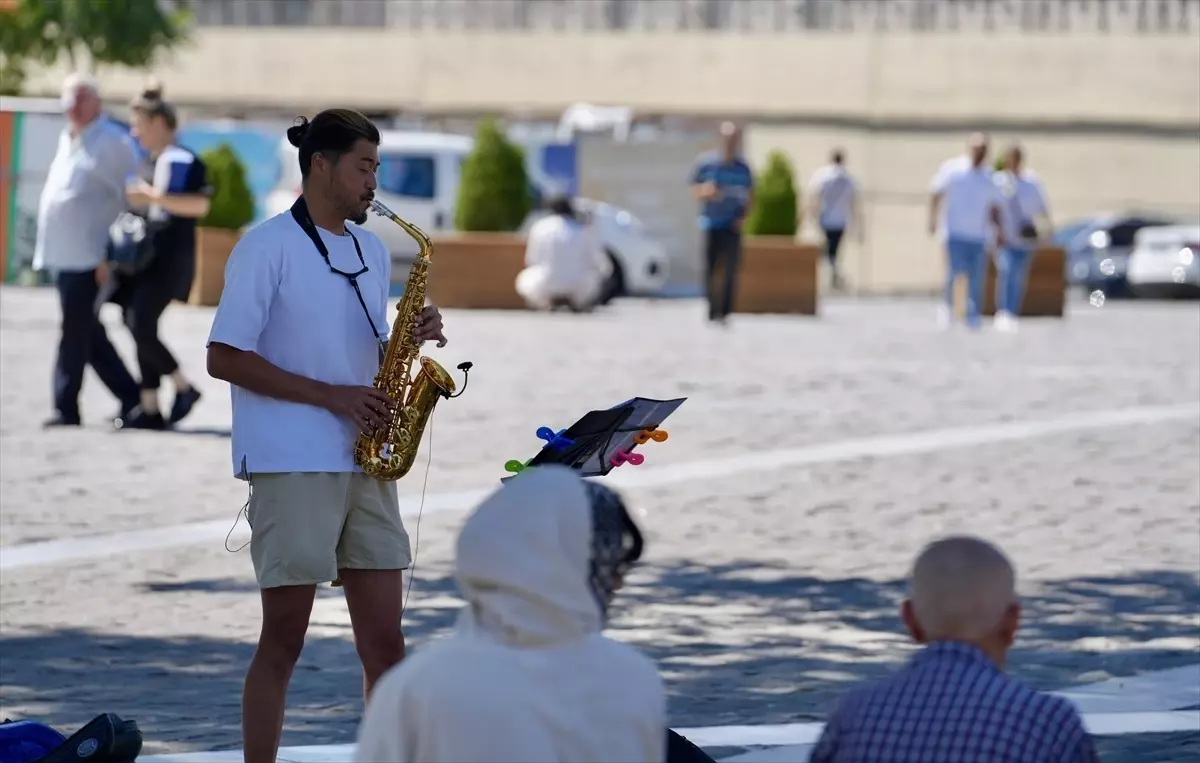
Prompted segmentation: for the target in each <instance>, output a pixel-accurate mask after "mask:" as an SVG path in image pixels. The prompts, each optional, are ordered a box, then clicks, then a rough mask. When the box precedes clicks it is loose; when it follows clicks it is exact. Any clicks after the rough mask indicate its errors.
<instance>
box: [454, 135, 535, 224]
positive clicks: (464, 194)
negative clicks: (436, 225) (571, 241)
mask: <svg viewBox="0 0 1200 763" xmlns="http://www.w3.org/2000/svg"><path fill="white" fill-rule="evenodd" d="M531 207H532V199H531V198H530V196H529V179H528V177H527V176H526V174H525V155H524V153H523V152H522V151H521V149H520V147H518V146H516V145H514V144H513V143H512V142H511V141H509V140H508V138H506V137H505V136H504V133H502V132H501V131H500V128H499V127H497V126H496V122H495V121H494V120H492V119H490V118H489V119H485V120H483V122H481V123H480V125H479V129H478V130H477V131H476V133H475V147H474V149H473V150H472V151H471V153H470V154H469V155H468V156H467V158H466V159H465V160H464V161H463V167H462V179H461V182H460V184H459V187H458V202H457V204H456V206H455V210H454V226H455V227H456V228H458V229H459V230H460V231H515V230H517V229H518V228H520V227H521V225H522V224H523V223H524V222H525V218H526V217H527V216H528V215H529V210H530V208H531Z"/></svg>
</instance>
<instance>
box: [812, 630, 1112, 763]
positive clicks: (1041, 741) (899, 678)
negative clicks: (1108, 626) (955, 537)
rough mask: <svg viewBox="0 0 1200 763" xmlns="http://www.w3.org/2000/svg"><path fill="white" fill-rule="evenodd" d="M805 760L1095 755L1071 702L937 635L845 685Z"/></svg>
mask: <svg viewBox="0 0 1200 763" xmlns="http://www.w3.org/2000/svg"><path fill="white" fill-rule="evenodd" d="M810 760H811V763H984V762H986V763H1002V762H1003V763H1098V761H1099V758H1098V757H1097V755H1096V748H1095V746H1094V745H1093V743H1092V740H1091V738H1090V737H1089V736H1088V735H1087V732H1086V731H1084V728H1083V722H1082V720H1081V719H1080V717H1079V714H1078V713H1077V712H1076V710H1075V707H1074V706H1073V705H1072V704H1071V703H1070V702H1068V701H1067V700H1065V699H1062V698H1061V697H1055V696H1052V695H1049V694H1042V693H1041V692H1036V691H1033V690H1032V689H1030V688H1028V687H1026V686H1024V685H1022V684H1021V683H1019V682H1017V681H1015V680H1013V679H1011V678H1009V677H1008V676H1006V675H1004V673H1003V672H1001V671H1000V670H999V669H997V668H996V666H995V665H994V664H993V663H992V661H991V660H990V659H989V658H988V657H987V656H986V655H985V654H984V653H983V652H981V651H979V650H978V649H976V648H975V647H973V646H968V645H967V644H960V643H952V642H938V643H935V644H932V645H930V646H928V647H926V648H925V649H923V650H922V651H921V652H920V653H918V654H917V655H916V656H914V657H913V658H912V660H910V661H909V663H908V664H907V665H906V666H905V667H904V668H903V669H902V670H900V671H899V672H898V673H896V674H894V675H892V676H890V677H889V678H886V679H884V680H882V681H880V682H878V683H875V684H871V685H868V686H866V687H863V688H860V689H857V690H854V691H851V692H849V693H848V694H847V695H846V696H845V697H844V698H843V699H842V701H841V702H840V703H839V704H838V706H837V708H836V709H835V710H834V712H833V714H832V716H831V717H830V719H829V722H828V723H827V724H826V726H825V731H824V732H823V733H822V735H821V738H820V740H819V741H818V742H817V746H816V748H815V749H814V750H813V754H812V758H811V759H810Z"/></svg>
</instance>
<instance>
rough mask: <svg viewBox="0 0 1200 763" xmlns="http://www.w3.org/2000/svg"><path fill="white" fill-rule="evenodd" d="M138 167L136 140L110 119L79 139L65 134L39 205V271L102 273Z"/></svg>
mask: <svg viewBox="0 0 1200 763" xmlns="http://www.w3.org/2000/svg"><path fill="white" fill-rule="evenodd" d="M137 167H138V163H137V153H136V151H135V149H134V147H133V141H132V139H131V138H130V137H129V135H128V133H126V132H125V131H124V130H122V129H121V128H120V127H118V126H117V125H116V124H115V123H113V122H112V121H110V120H109V119H108V117H105V116H100V117H97V118H96V119H95V120H94V121H93V122H92V123H91V124H89V125H88V126H87V127H85V128H83V130H82V131H81V132H80V133H79V135H78V136H75V137H73V136H72V135H71V134H70V132H69V131H68V130H66V129H64V130H63V131H62V134H61V135H60V136H59V138H58V151H57V153H55V155H54V160H53V161H52V162H51V163H50V169H49V172H48V173H47V175H46V183H45V185H44V186H42V196H41V199H40V200H39V202H38V215H37V240H36V241H35V242H34V250H33V267H34V269H35V270H52V271H63V272H81V271H85V270H95V269H96V268H97V267H99V265H100V263H101V262H103V261H104V253H105V247H106V246H107V244H108V228H109V226H110V225H112V223H113V221H114V220H116V219H117V215H119V214H120V213H121V211H122V210H123V209H125V207H126V203H125V182H126V180H127V179H129V178H130V177H131V176H133V175H134V173H136V172H137ZM5 172H7V170H5Z"/></svg>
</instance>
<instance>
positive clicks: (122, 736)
mask: <svg viewBox="0 0 1200 763" xmlns="http://www.w3.org/2000/svg"><path fill="white" fill-rule="evenodd" d="M141 751H142V732H141V729H139V728H138V725H137V721H126V720H122V718H121V716H119V715H116V714H114V713H103V714H102V715H97V716H96V717H95V718H93V719H92V720H91V721H90V722H89V723H88V724H87V725H86V726H84V727H83V728H81V729H80V730H79V731H76V732H75V733H74V734H72V735H71V736H70V737H68V738H67V741H65V742H63V743H62V745H61V746H59V747H58V748H57V749H55V750H51V751H50V752H48V753H46V754H45V755H43V756H42V757H40V758H38V759H37V760H35V761H33V763H80V761H87V763H133V761H135V760H137V756H138V755H139V754H140V753H141Z"/></svg>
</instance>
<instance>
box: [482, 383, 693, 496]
mask: <svg viewBox="0 0 1200 763" xmlns="http://www.w3.org/2000/svg"><path fill="white" fill-rule="evenodd" d="M685 400H687V398H685V397H681V398H676V399H674V400H653V399H651V398H645V397H635V398H633V399H631V400H626V401H625V402H623V403H620V404H619V405H615V406H613V407H612V408H608V409H605V410H598V411H588V412H587V413H586V414H584V415H583V417H582V418H580V419H579V420H578V421H576V422H575V423H574V424H572V425H571V426H569V427H567V428H566V429H562V430H558V431H557V432H556V431H555V430H553V429H551V428H550V427H541V428H539V429H538V430H537V436H538V438H539V439H541V440H543V441H545V445H543V446H542V449H541V450H540V451H538V452H537V453H536V454H534V456H533V458H531V459H529V460H528V461H525V462H523V463H522V462H521V461H516V460H512V461H509V462H508V463H506V464H505V465H504V468H505V470H506V471H508V472H510V474H509V476H507V477H502V478H501V481H502V482H505V481H507V480H510V479H512V478H513V477H515V476H516V475H517V474H518V473H520V472H521V471H522V470H523V469H525V468H526V467H530V466H541V465H543V464H562V465H563V466H566V467H568V468H570V469H576V470H578V471H579V472H580V476H582V477H602V476H604V475H606V474H608V473H609V472H611V471H612V470H613V469H615V468H617V467H618V466H624V465H626V464H629V465H633V466H640V465H641V464H642V463H644V461H645V456H644V455H643V454H641V453H637V452H636V449H637V447H638V446H639V445H646V444H647V443H650V442H663V441H664V440H666V439H667V432H666V430H665V429H662V428H661V427H662V424H663V422H664V421H665V420H666V419H667V417H668V416H670V415H671V414H672V413H674V412H675V409H677V408H678V407H679V406H681V405H683V402H684V401H685Z"/></svg>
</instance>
